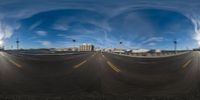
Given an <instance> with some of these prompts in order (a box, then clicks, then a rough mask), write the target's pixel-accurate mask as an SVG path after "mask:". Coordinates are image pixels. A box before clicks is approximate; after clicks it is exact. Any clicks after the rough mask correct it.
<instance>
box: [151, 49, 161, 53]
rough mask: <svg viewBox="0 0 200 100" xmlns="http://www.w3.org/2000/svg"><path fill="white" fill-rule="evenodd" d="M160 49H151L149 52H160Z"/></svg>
mask: <svg viewBox="0 0 200 100" xmlns="http://www.w3.org/2000/svg"><path fill="white" fill-rule="evenodd" d="M161 52H162V51H161V50H160V49H151V50H150V51H149V53H161Z"/></svg>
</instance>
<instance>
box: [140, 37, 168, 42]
mask: <svg viewBox="0 0 200 100" xmlns="http://www.w3.org/2000/svg"><path fill="white" fill-rule="evenodd" d="M161 41H164V38H163V37H151V38H148V39H147V40H144V41H143V42H142V44H146V43H149V42H161Z"/></svg>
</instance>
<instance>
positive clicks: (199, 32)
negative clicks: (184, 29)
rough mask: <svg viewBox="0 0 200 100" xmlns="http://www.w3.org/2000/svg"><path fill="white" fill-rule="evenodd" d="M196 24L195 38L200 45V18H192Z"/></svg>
mask: <svg viewBox="0 0 200 100" xmlns="http://www.w3.org/2000/svg"><path fill="white" fill-rule="evenodd" d="M192 22H193V24H194V32H195V33H194V37H193V38H194V39H195V40H196V41H197V43H198V45H200V20H198V19H192Z"/></svg>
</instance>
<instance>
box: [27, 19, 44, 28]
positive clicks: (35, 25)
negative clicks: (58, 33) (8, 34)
mask: <svg viewBox="0 0 200 100" xmlns="http://www.w3.org/2000/svg"><path fill="white" fill-rule="evenodd" d="M41 23H42V21H37V22H35V23H33V24H32V25H31V26H30V27H29V30H33V29H35V28H36V27H38V26H39V25H40V24H41Z"/></svg>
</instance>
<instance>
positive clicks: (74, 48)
mask: <svg viewBox="0 0 200 100" xmlns="http://www.w3.org/2000/svg"><path fill="white" fill-rule="evenodd" d="M72 41H73V42H74V51H75V48H76V47H75V43H76V40H75V39H73V40H72Z"/></svg>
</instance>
